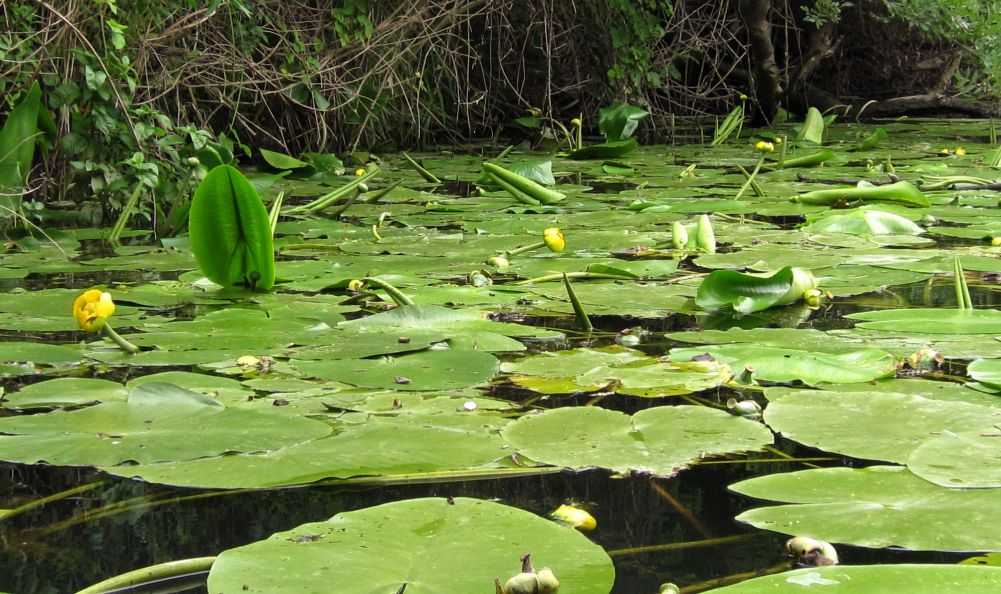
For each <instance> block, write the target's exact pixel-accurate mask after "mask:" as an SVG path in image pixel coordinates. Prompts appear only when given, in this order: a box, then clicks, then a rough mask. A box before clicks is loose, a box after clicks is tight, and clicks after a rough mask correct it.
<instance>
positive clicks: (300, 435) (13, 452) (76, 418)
mask: <svg viewBox="0 0 1001 594" xmlns="http://www.w3.org/2000/svg"><path fill="white" fill-rule="evenodd" d="M0 433H3V434H7V435H8V436H9V437H3V438H0V459H3V460H8V461H12V462H20V463H24V464H36V463H38V462H47V463H49V464H61V465H65V466H112V465H115V464H120V463H123V462H147V463H148V462H158V461H164V460H190V459H192V458H199V457H204V456H217V455H219V454H222V453H225V452H240V451H244V452H247V451H256V450H264V449H272V448H277V447H281V446H284V445H291V444H294V443H300V442H303V441H307V440H310V439H316V438H318V437H322V436H324V435H327V434H329V433H330V427H329V426H328V425H326V424H325V423H321V422H319V421H313V420H310V419H307V418H305V417H301V416H298V415H294V414H289V413H285V412H283V411H281V410H280V409H274V410H271V411H267V413H263V412H260V411H252V410H241V409H238V408H226V407H225V406H223V405H222V404H220V403H219V402H216V401H215V400H212V399H211V398H209V397H207V396H203V395H201V394H197V393H195V392H191V391H188V390H185V389H183V388H179V387H177V386H174V385H172V384H167V383H162V382H161V383H157V382H154V383H149V384H145V385H143V386H139V387H137V388H134V389H133V390H132V391H131V392H130V393H129V398H128V400H127V401H125V402H121V401H117V402H115V401H112V402H104V403H101V404H98V405H95V406H90V407H87V408H84V409H80V410H75V411H70V412H67V411H55V412H51V413H47V414H37V415H30V416H19V417H9V418H5V419H0Z"/></svg>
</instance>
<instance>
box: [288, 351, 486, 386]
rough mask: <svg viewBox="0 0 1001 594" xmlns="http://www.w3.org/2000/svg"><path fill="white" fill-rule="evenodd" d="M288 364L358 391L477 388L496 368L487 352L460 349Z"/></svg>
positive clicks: (298, 360)
mask: <svg viewBox="0 0 1001 594" xmlns="http://www.w3.org/2000/svg"><path fill="white" fill-rule="evenodd" d="M313 354H315V353H313ZM289 363H291V365H292V366H293V367H294V368H295V369H297V370H298V371H300V372H301V373H304V374H306V375H308V376H310V377H316V378H320V379H325V380H332V381H335V382H342V383H345V384H350V385H352V386H358V387H362V388H377V389H383V390H386V389H393V390H417V391H421V390H446V389H455V388H468V387H472V386H479V385H482V384H485V383H487V382H489V381H490V379H491V378H493V376H494V375H496V373H497V370H498V367H499V363H498V362H497V359H496V358H495V357H494V356H493V355H491V354H490V353H484V352H481V351H472V350H460V349H444V350H433V349H432V350H426V351H420V352H417V353H411V354H407V355H402V356H399V357H395V356H386V357H379V358H377V359H326V360H304V359H292V360H290V361H289Z"/></svg>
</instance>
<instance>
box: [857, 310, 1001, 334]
mask: <svg viewBox="0 0 1001 594" xmlns="http://www.w3.org/2000/svg"><path fill="white" fill-rule="evenodd" d="M846 317H848V318H851V319H853V320H861V322H859V323H858V324H857V327H859V328H868V329H870V330H883V331H890V332H893V331H897V332H907V333H915V332H925V333H928V334H1001V310H996V309H974V310H969V309H966V310H960V309H942V308H938V309H931V308H915V309H882V310H876V311H866V312H861V313H854V314H850V315H848V316H846Z"/></svg>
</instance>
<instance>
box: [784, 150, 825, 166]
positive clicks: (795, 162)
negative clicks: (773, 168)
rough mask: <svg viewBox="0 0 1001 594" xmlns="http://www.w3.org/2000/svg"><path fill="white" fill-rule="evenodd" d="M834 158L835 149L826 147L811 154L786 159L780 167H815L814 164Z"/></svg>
mask: <svg viewBox="0 0 1001 594" xmlns="http://www.w3.org/2000/svg"><path fill="white" fill-rule="evenodd" d="M832 158H834V151H831V150H828V149H824V150H822V151H817V152H815V153H811V154H809V155H803V156H802V157H796V158H793V159H786V160H785V161H783V162H782V164H781V165H780V167H781V168H783V169H789V168H791V167H813V166H814V165H820V164H821V163H823V162H824V161H827V160H828V159H832Z"/></svg>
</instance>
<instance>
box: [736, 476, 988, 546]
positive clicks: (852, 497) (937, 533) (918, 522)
mask: <svg viewBox="0 0 1001 594" xmlns="http://www.w3.org/2000/svg"><path fill="white" fill-rule="evenodd" d="M730 489H731V490H733V491H736V492H737V493H740V494H742V495H747V496H749V497H755V498H758V499H769V500H772V501H780V502H783V503H784V504H785V505H774V506H770V507H759V508H755V509H751V510H749V511H746V512H744V513H742V514H740V515H739V516H737V520H738V521H740V522H744V523H747V524H751V525H752V526H755V527H757V528H762V529H765V530H774V531H777V532H783V533H785V534H809V535H810V536H812V537H814V538H819V539H821V540H826V541H828V542H832V543H845V544H851V545H856V546H862V547H872V548H883V547H900V548H905V549H913V550H924V551H996V550H1001V535H999V534H998V531H997V526H998V522H1001V489H944V488H942V487H939V486H938V485H933V484H932V483H929V482H927V481H925V480H924V479H921V478H920V477H918V476H916V475H914V474H912V473H911V472H910V471H908V470H907V469H906V468H904V467H902V466H870V467H868V468H861V469H852V468H820V469H812V470H801V471H798V472H787V473H783V474H772V475H768V476H762V477H757V478H752V479H749V480H746V481H742V482H739V483H737V484H735V485H731V486H730Z"/></svg>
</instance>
